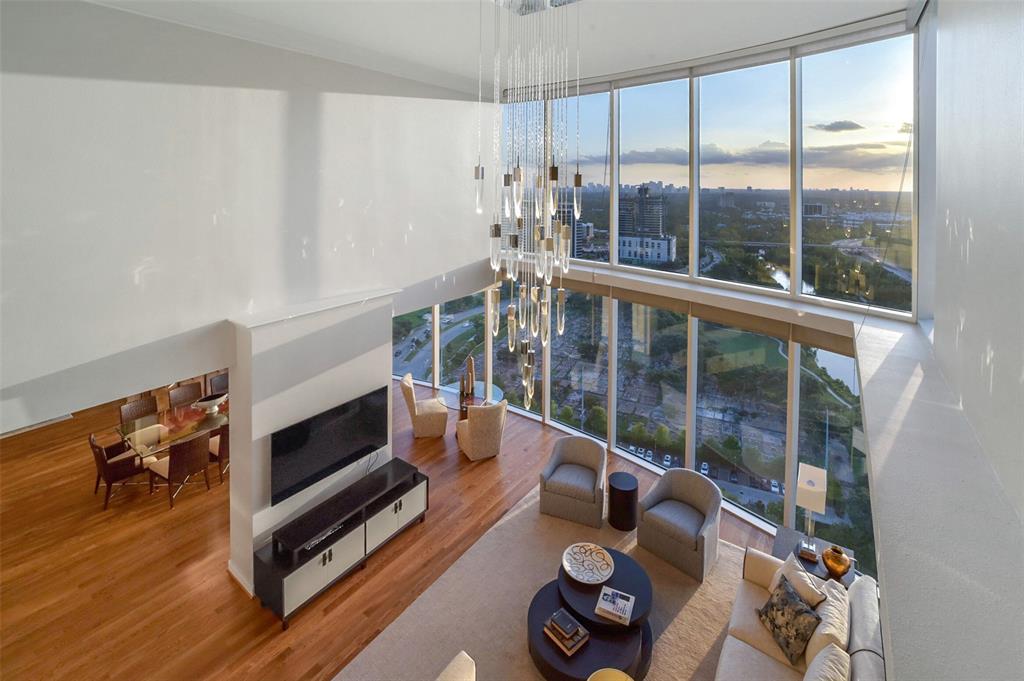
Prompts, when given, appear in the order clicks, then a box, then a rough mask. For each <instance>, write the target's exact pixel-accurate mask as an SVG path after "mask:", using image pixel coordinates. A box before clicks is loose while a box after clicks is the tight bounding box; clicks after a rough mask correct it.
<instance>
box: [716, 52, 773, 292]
mask: <svg viewBox="0 0 1024 681" xmlns="http://www.w3.org/2000/svg"><path fill="white" fill-rule="evenodd" d="M698 205H699V210H700V224H699V233H700V273H701V274H702V275H704V276H707V277H713V278H715V279H723V280H726V281H734V282H741V283H745V284H756V285H759V286H767V287H769V288H781V289H786V290H788V289H789V63H788V62H779V63H777V64H766V65H764V66H755V67H753V68H748V69H740V70H737V71H728V72H726V73H717V74H714V75H711V76H703V77H701V79H700V201H699V203H698Z"/></svg>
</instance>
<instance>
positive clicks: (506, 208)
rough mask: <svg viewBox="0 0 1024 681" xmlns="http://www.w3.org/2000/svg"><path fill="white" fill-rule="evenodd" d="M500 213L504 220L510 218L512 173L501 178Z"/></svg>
mask: <svg viewBox="0 0 1024 681" xmlns="http://www.w3.org/2000/svg"><path fill="white" fill-rule="evenodd" d="M501 207H502V209H501V212H502V213H503V214H504V216H505V219H509V218H511V217H512V173H505V174H504V175H502V177H501Z"/></svg>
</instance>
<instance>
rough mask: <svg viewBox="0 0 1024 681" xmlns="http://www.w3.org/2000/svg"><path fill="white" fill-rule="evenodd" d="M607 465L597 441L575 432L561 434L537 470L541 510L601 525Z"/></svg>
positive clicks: (602, 449) (592, 525) (567, 518)
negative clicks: (545, 462)
mask: <svg viewBox="0 0 1024 681" xmlns="http://www.w3.org/2000/svg"><path fill="white" fill-rule="evenodd" d="M607 468H608V461H607V456H606V453H605V450H604V447H602V446H601V445H599V444H598V443H596V442H594V441H593V440H591V439H590V438H586V437H580V436H578V435H569V436H567V437H563V438H561V439H560V440H558V441H557V442H555V446H554V449H553V450H552V452H551V459H550V460H549V461H548V465H547V467H545V468H544V470H543V471H542V472H541V474H540V512H541V513H546V514H547V515H553V516H556V517H559V518H565V519H566V520H571V521H573V522H577V523H580V524H582V525H590V526H591V527H597V528H600V527H601V526H602V524H603V523H604V481H605V477H606V475H605V472H606V470H607Z"/></svg>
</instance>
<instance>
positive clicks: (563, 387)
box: [551, 289, 611, 439]
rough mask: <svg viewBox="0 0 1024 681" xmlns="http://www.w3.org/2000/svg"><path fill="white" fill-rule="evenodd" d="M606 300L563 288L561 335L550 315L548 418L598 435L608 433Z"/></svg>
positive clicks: (608, 302) (607, 307)
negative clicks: (564, 298) (549, 411)
mask: <svg viewBox="0 0 1024 681" xmlns="http://www.w3.org/2000/svg"><path fill="white" fill-rule="evenodd" d="M556 296H557V293H556V291H555V290H554V289H552V297H553V298H554V297H556ZM610 304H611V303H610V301H609V300H608V299H607V298H603V297H601V296H591V295H588V294H586V293H578V292H576V291H568V290H567V291H566V305H565V308H566V309H565V332H564V334H563V335H561V336H559V335H558V332H557V327H556V323H555V319H554V318H552V320H551V323H552V327H555V328H552V334H551V418H552V419H554V420H555V421H558V422H559V423H563V424H565V425H567V426H572V427H573V428H576V429H577V430H581V431H583V432H584V433H589V434H590V435H594V436H595V437H599V438H602V439H603V438H607V437H608V336H607V333H606V329H607V328H608V314H609V306H610Z"/></svg>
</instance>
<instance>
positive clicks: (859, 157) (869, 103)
mask: <svg viewBox="0 0 1024 681" xmlns="http://www.w3.org/2000/svg"><path fill="white" fill-rule="evenodd" d="M802 69H803V75H802V80H803V118H804V119H803V166H804V172H803V177H804V179H803V185H804V195H803V258H804V260H803V279H804V283H803V290H804V292H805V293H813V294H815V295H819V296H823V297H826V298H835V299H838V300H850V301H854V302H859V303H868V304H872V305H880V306H883V307H888V308H893V309H897V310H906V311H909V310H910V304H911V286H912V282H913V273H912V261H913V253H914V244H913V238H912V230H911V220H912V214H913V186H914V178H913V149H912V142H913V120H914V37H913V36H912V35H906V36H900V37H898V38H891V39H889V40H882V41H878V42H874V43H868V44H866V45H858V46H856V47H849V48H846V49H842V50H836V51H834V52H824V53H822V54H816V55H813V56H810V57H804V58H803V60H802ZM839 83H841V84H842V86H841V87H838V86H837V84H839Z"/></svg>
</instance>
